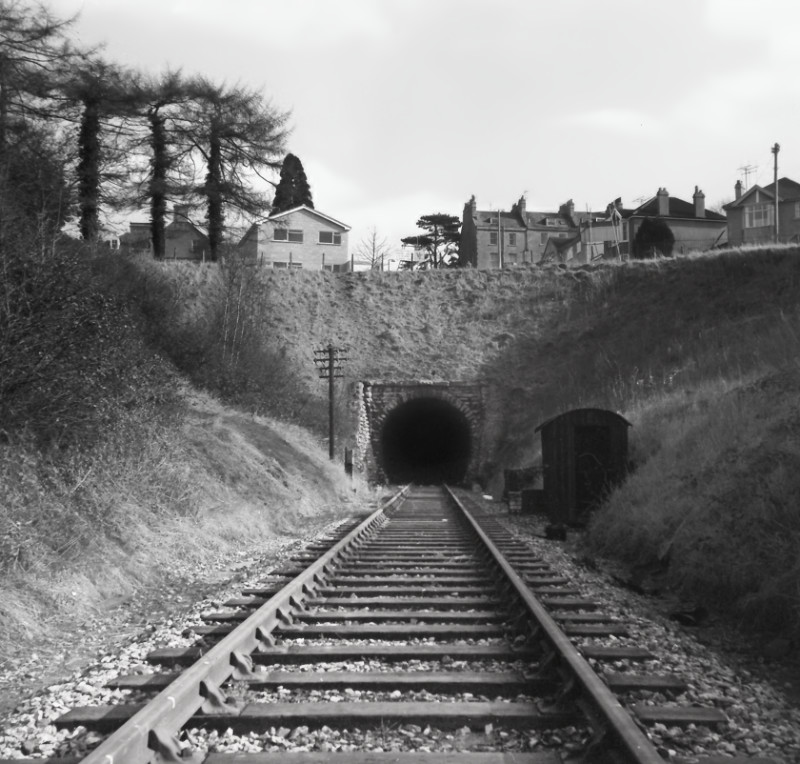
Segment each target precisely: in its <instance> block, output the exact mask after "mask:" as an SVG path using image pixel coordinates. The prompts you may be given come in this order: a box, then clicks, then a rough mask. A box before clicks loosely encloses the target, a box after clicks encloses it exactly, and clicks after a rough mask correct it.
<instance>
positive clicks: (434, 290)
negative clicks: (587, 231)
mask: <svg viewBox="0 0 800 764" xmlns="http://www.w3.org/2000/svg"><path fill="white" fill-rule="evenodd" d="M115 267H116V266H112V267H111V268H110V270H111V271H114V269H115ZM111 275H112V277H113V273H112V274H111ZM118 275H119V274H118ZM227 278H228V275H226V273H224V272H221V271H220V269H219V268H218V267H217V266H214V265H206V266H199V267H198V266H196V265H193V264H191V265H189V264H174V263H169V264H159V263H152V262H140V263H138V264H137V265H136V268H135V277H131V272H130V271H127V272H126V273H125V274H124V281H125V283H126V289H127V290H128V293H129V294H133V296H134V297H137V299H139V298H141V299H143V300H144V302H147V301H148V300H149V307H148V310H149V311H150V314H149V315H150V321H151V331H152V333H153V334H154V336H158V335H159V334H160V335H163V336H166V335H169V338H168V341H165V344H166V345H168V346H169V347H168V348H167V349H168V350H170V351H171V352H172V353H173V354H174V355H175V356H177V357H179V359H180V361H181V363H182V364H183V365H184V370H185V371H186V372H188V373H189V374H191V375H192V376H193V377H197V376H198V375H199V376H200V378H201V380H202V379H203V377H202V373H203V369H204V368H205V367H206V366H207V365H208V363H207V359H208V358H209V357H210V356H209V355H208V353H207V351H206V350H203V351H202V352H198V351H197V350H196V348H195V347H194V346H193V342H194V340H195V339H197V338H198V337H200V338H202V337H206V338H208V337H209V336H212V335H214V333H215V332H217V333H218V332H219V327H220V326H221V324H220V316H221V315H223V313H224V309H227V311H228V312H227V315H228V316H229V317H230V316H238V315H239V312H241V316H242V322H243V323H244V324H247V326H246V327H245V328H246V329H247V331H246V332H245V333H244V334H242V335H240V338H243V339H241V341H240V342H239V344H238V345H236V344H235V343H233V344H231V345H230V348H232V349H233V350H234V351H235V352H236V353H239V354H240V357H242V358H244V360H246V361H248V362H249V361H250V360H252V358H254V357H256V356H258V355H259V354H260V353H262V351H263V352H266V353H267V355H266V361H265V363H264V364H263V366H258V365H255V366H254V367H253V368H254V369H255V370H256V371H257V372H259V373H260V372H261V370H262V369H265V370H269V369H270V368H273V367H274V366H275V363H274V360H275V359H279V360H280V359H283V360H280V362H281V363H284V362H285V367H286V369H288V370H289V371H288V372H287V373H286V376H285V377H283V378H281V377H280V376H277V377H275V380H277V382H275V381H270V382H269V383H268V386H269V385H272V386H275V385H276V384H279V385H283V386H284V387H292V388H293V389H295V393H296V395H295V397H297V396H298V395H299V396H300V397H302V396H305V397H306V398H307V399H308V401H310V402H311V403H313V404H315V405H316V404H321V403H322V402H323V401H324V394H325V389H324V385H322V384H321V383H320V381H319V380H318V379H317V378H316V374H315V370H314V366H313V361H312V351H313V350H314V348H316V347H320V346H322V345H324V344H325V343H327V342H328V341H333V342H336V343H337V344H346V345H349V346H350V347H351V352H350V359H351V360H350V363H349V365H348V367H347V371H348V374H349V376H350V378H351V379H353V380H356V379H363V378H395V379H396V378H405V379H418V378H422V379H444V380H446V379H453V380H471V379H474V378H482V379H485V380H486V381H487V382H488V383H489V388H490V390H491V395H490V398H489V411H488V414H489V422H490V426H489V434H488V435H489V438H490V439H491V445H492V448H493V450H492V451H491V453H490V457H489V462H488V463H487V464H486V465H484V466H485V471H486V475H487V478H488V479H490V480H491V479H493V481H494V484H493V489H494V488H496V487H497V475H499V474H500V470H501V469H502V467H507V466H520V465H524V464H529V463H531V462H532V461H534V460H535V458H536V455H537V451H538V438H537V436H535V434H534V428H535V427H536V425H537V424H539V423H540V422H541V421H543V420H544V419H545V418H547V417H549V416H551V415H552V414H554V413H557V412H559V411H562V410H564V409H566V408H569V407H572V406H575V405H599V406H605V407H609V408H613V409H616V410H619V411H621V412H622V413H623V414H625V415H626V416H627V417H628V418H629V419H630V420H631V421H632V422H633V423H634V428H633V430H632V455H633V458H634V459H635V460H636V462H637V464H638V465H639V469H638V470H637V472H636V474H635V475H634V476H633V477H632V478H631V479H630V480H629V481H628V483H627V484H626V486H625V487H624V488H623V489H622V490H620V491H619V492H618V493H617V494H615V495H614V496H613V497H612V499H611V501H610V502H609V504H608V506H607V507H606V509H605V510H604V511H603V512H602V513H601V514H600V515H599V516H598V522H597V524H596V526H595V529H594V531H593V538H594V543H595V544H596V546H597V548H598V549H601V550H603V551H606V552H609V553H612V554H615V555H618V556H621V557H623V558H625V559H628V560H629V561H631V562H633V563H648V562H651V561H653V560H657V559H658V558H659V557H660V556H663V554H664V553H665V552H668V553H669V556H670V559H671V560H672V564H671V566H670V568H669V575H670V576H671V577H672V580H673V582H674V583H675V584H676V585H679V586H683V587H685V588H686V589H687V590H691V591H693V592H696V593H697V594H698V596H701V597H706V598H709V599H711V598H714V599H715V600H717V601H721V599H722V598H723V597H724V598H727V600H728V602H729V603H732V606H733V607H735V608H736V609H738V611H739V612H741V613H743V614H744V615H745V616H746V617H747V618H750V619H752V618H753V617H754V616H755V615H758V616H759V617H763V618H766V617H769V618H771V619H772V620H773V621H774V622H776V623H778V622H780V623H779V625H780V624H782V623H788V622H789V621H790V620H791V617H790V618H784V619H783V621H781V618H780V617H779V615H776V613H778V614H779V613H780V612H781V610H783V611H786V610H787V608H786V607H782V606H783V605H784V604H785V603H784V601H783V600H781V595H780V593H777V594H776V589H775V582H776V581H780V582H781V583H782V585H783V586H784V588H785V587H787V586H794V587H795V591H797V588H798V587H797V583H798V571H797V567H796V566H797V561H796V556H794V557H790V558H787V555H790V554H791V553H792V550H793V549H796V548H797V542H798V538H800V535H799V534H798V529H797V520H796V518H795V515H796V513H794V512H793V511H792V508H793V507H794V506H796V504H797V494H798V492H799V491H798V490H797V486H796V485H795V480H796V476H797V475H800V470H798V469H797V466H798V464H797V462H798V449H797V447H796V441H797V436H796V426H795V420H796V407H795V404H794V401H795V400H796V394H795V393H796V390H797V387H798V380H797V376H798V375H797V364H796V358H797V356H798V350H800V343H799V342H798V330H797V329H798V317H797V312H796V311H797V305H798V304H800V299H798V298H800V257H798V252H797V250H780V251H775V252H771V251H763V252H756V251H751V252H731V253H722V254H716V255H712V256H705V257H694V258H681V259H676V260H673V261H659V262H647V263H630V264H625V265H611V264H608V265H603V266H598V267H585V268H582V269H579V270H577V271H566V270H562V269H559V268H549V269H521V270H514V271H503V272H500V271H494V272H477V271H444V272H436V273H425V274H418V273H383V274H381V273H365V274H346V275H333V274H327V273H311V272H286V273H281V272H257V273H255V274H248V275H247V279H246V283H247V286H248V290H249V291H248V292H247V302H246V303H237V301H236V299H232V298H231V294H234V293H232V292H231V291H230V289H228V287H227V284H228V283H229V282H226V279H227ZM112 281H113V278H112ZM226 290H227V291H226ZM226 294H227V295H228V297H227V298H226V297H225V295H226ZM235 294H240V292H238V291H236V292H235ZM235 294H234V297H235ZM239 309H241V310H239ZM227 326H228V327H230V326H231V324H230V322H229V323H228V324H227ZM176 330H179V331H177V333H176ZM183 330H187V331H185V332H184V331H183ZM270 354H271V355H270ZM234 388H235V386H234ZM190 397H191V396H190ZM185 405H187V406H188V407H189V408H188V410H186V411H181V412H179V416H178V417H177V418H176V424H175V426H174V427H173V428H172V429H167V430H163V429H162V430H159V431H157V432H154V433H153V437H152V438H145V439H143V442H145V443H146V444H147V447H143V448H141V449H140V450H139V451H136V450H134V451H131V449H128V450H127V451H125V450H124V449H123V450H122V451H123V452H124V458H123V457H121V456H120V455H119V454H117V455H115V453H114V452H113V448H111V446H110V445H109V444H108V443H106V445H105V450H104V451H102V452H99V453H95V454H90V455H89V457H88V460H87V461H85V462H83V463H82V464H77V465H75V468H74V469H67V470H65V469H63V468H62V469H60V471H59V472H57V473H55V472H54V473H52V474H51V473H49V472H48V467H47V465H46V463H43V462H36V461H35V460H33V459H32V458H29V455H26V454H24V453H23V454H20V453H18V452H15V451H14V449H9V448H6V449H4V453H3V455H2V456H3V458H2V459H0V463H1V464H2V465H3V469H4V470H5V472H4V473H3V474H2V475H0V479H2V482H3V486H4V487H9V486H10V487H11V489H12V490H16V491H18V492H19V502H18V503H17V505H16V506H18V507H19V508H20V510H21V511H23V512H28V513H29V514H30V516H31V517H39V518H41V519H42V520H45V521H46V522H43V521H41V520H37V522H38V523H39V524H38V525H36V524H33V525H31V526H26V528H27V530H25V531H24V534H23V535H22V536H20V538H21V539H23V540H24V548H23V546H20V549H21V553H22V554H23V557H22V558H21V563H20V565H19V566H18V568H19V574H17V573H15V572H14V569H13V567H12V571H11V574H10V575H8V576H6V578H5V579H4V581H3V584H2V586H3V594H4V597H3V603H2V604H1V605H0V640H2V641H4V642H5V644H6V645H9V644H11V641H12V640H14V639H17V638H18V637H19V636H20V635H21V634H24V632H25V630H26V628H31V629H32V628H33V626H34V624H36V623H37V622H38V621H40V620H41V615H42V613H43V612H45V610H46V609H48V608H55V610H56V612H60V613H62V614H66V613H70V612H71V613H72V614H73V617H75V618H78V619H79V618H80V617H81V614H82V613H84V612H89V611H91V610H92V609H93V608H95V607H97V605H98V603H100V602H102V601H103V600H104V599H107V598H108V597H113V596H115V595H117V594H119V593H120V592H125V591H129V590H131V589H133V588H136V587H146V586H150V585H153V584H154V583H155V579H159V578H163V577H164V575H165V573H166V574H167V575H174V576H180V575H184V574H186V571H188V570H189V569H191V567H192V566H193V565H194V564H196V563H199V561H201V560H205V561H209V560H212V559H215V558H217V557H221V556H222V555H223V554H225V553H226V552H228V551H230V550H235V549H237V548H239V547H240V546H241V545H242V544H248V543H252V542H258V541H259V540H260V539H268V538H271V537H274V535H275V534H276V533H277V534H280V533H282V532H285V531H288V530H289V529H290V528H291V527H293V526H296V525H297V524H298V519H299V518H308V517H312V516H314V517H318V516H319V517H323V518H324V517H330V515H329V514H328V515H326V514H325V513H326V512H328V511H329V508H330V507H332V506H333V505H334V504H335V500H336V497H337V496H338V495H340V494H341V492H342V490H343V488H342V483H341V474H340V471H339V470H338V469H336V470H334V471H333V472H332V471H331V468H330V465H329V464H328V462H327V459H326V457H325V455H324V453H321V452H320V450H319V449H318V447H316V446H315V445H313V440H314V439H313V438H312V437H310V436H308V435H302V436H301V435H299V434H298V433H299V431H298V430H296V429H294V430H293V433H294V434H292V435H291V436H287V435H285V433H284V432H283V430H281V429H280V428H284V429H285V426H284V425H278V424H277V423H275V422H273V423H272V424H270V423H268V422H267V421H266V420H253V419H248V418H247V417H244V416H242V415H238V414H235V413H233V412H232V411H228V412H226V411H225V410H223V409H222V408H217V406H218V404H214V403H213V402H211V401H201V402H198V401H194V403H191V402H190V403H188V404H185ZM293 405H294V402H293ZM342 406H343V408H345V409H346V401H344V400H343V401H342ZM312 409H314V406H311V405H310V406H308V410H312ZM314 410H320V411H323V412H324V406H321V405H317V406H316V409H314ZM254 422H255V424H254ZM276 428H278V429H277V430H276ZM276 433H277V434H276ZM298 438H299V439H300V440H299V441H298ZM301 443H302V445H301ZM121 459H122V461H121ZM90 465H91V469H89V466H90ZM301 465H305V466H309V467H311V469H310V470H308V471H303V474H304V477H303V480H304V481H305V482H304V483H303V485H302V487H301V488H299V489H294V488H292V487H291V486H292V474H290V473H294V475H299V474H300V473H301V469H300V467H301ZM755 477H757V478H758V479H754V478H755ZM667 497H668V499H669V500H666V499H667ZM298 506H299V507H300V509H299V510H298V508H297V507H298ZM728 507H730V508H731V509H730V511H728ZM91 513H94V515H91ZM91 516H94V517H95V519H98V518H99V520H100V521H101V522H99V525H98V523H96V522H89V519H90V518H91ZM252 517H258V518H260V519H261V521H262V524H261V526H260V528H261V531H260V532H261V536H258V535H256V536H255V537H253V534H252V532H251V531H249V530H244V527H245V520H246V519H247V518H252ZM87 518H89V519H87ZM12 520H13V518H12ZM68 521H69V523H71V525H69V524H68ZM302 522H303V523H304V522H305V521H304V520H302ZM53 523H56V526H53ZM58 523H61V524H62V526H63V527H64V528H69V530H68V531H67V530H65V531H64V532H63V536H64V538H65V540H66V543H65V544H64V545H63V548H62V547H58V546H57V545H56V546H55V548H54V547H53V545H48V544H47V543H44V541H43V540H42V539H38V540H37V533H39V530H38V529H42V528H43V529H52V528H53V527H62V526H58ZM17 527H19V528H21V527H22V526H21V525H18V526H17ZM97 527H100V528H102V532H98V531H97V530H96V528H97ZM92 528H94V529H95V530H94V531H93V530H92ZM187 528H191V530H192V532H193V533H195V534H196V536H195V541H193V542H192V543H191V544H186V543H185V542H184V541H183V539H184V538H186V537H185V535H184V533H183V532H184V531H185V529H187ZM84 531H86V534H85V535H82V534H83V533H84ZM93 533H94V534H95V535H92V534H93ZM25 534H27V535H25ZM219 534H222V535H223V536H224V543H223V544H222V545H221V546H218V545H217V542H216V540H215V539H216V537H217V536H218V535H219ZM723 534H724V535H723ZM51 535H52V534H51ZM756 538H757V539H758V542H757V543H755V542H754V541H753V540H754V539H756ZM87 539H89V540H90V541H91V543H90V544H87V543H86V540H87ZM665 540H667V541H670V542H671V543H670V544H669V545H668V548H666V549H665V547H664V544H663V542H664V541H665ZM11 541H12V542H13V541H14V539H13V538H12V539H11ZM4 543H5V540H4ZM737 544H738V545H739V547H738V551H730V550H736V549H737V547H736V545H737ZM793 545H794V546H793ZM87 549H88V550H89V551H88V552H87ZM176 549H177V550H178V552H179V554H177V555H176V554H175V550H176ZM753 550H757V553H756V554H752V555H751V556H749V557H747V560H748V562H747V564H746V565H745V564H743V563H742V562H741V560H742V559H744V558H745V556H746V555H748V554H749V553H750V552H752V551H753ZM723 552H724V554H723ZM737 555H740V556H737ZM108 559H117V560H123V563H122V564H121V565H119V566H118V567H116V568H115V569H114V571H113V572H109V573H98V571H102V570H103V569H102V567H101V566H100V565H99V564H98V563H101V562H103V561H105V560H108ZM176 560H178V561H180V562H181V565H180V566H178V567H176ZM709 560H711V561H712V562H714V561H718V562H717V564H713V565H709V564H708V562H709ZM154 561H155V563H154ZM734 561H735V562H734ZM153 569H155V570H157V573H156V574H153V573H150V572H148V571H152V570H153ZM53 570H55V571H56V575H55V578H54V576H53V573H52V571H53ZM710 571H713V575H711V573H710ZM732 571H737V572H736V574H735V575H734V574H733V572H732ZM40 572H41V574H40ZM781 576H783V578H780V577H781ZM787 576H788V578H786V577H787ZM701 584H702V587H700V585H701ZM73 592H76V593H77V594H73ZM796 607H797V605H796V595H795V599H792V600H791V602H790V609H789V611H788V612H789V613H790V616H791V614H792V613H794V611H792V610H791V608H796ZM53 628H55V626H54V627H53ZM20 644H22V643H20Z"/></svg>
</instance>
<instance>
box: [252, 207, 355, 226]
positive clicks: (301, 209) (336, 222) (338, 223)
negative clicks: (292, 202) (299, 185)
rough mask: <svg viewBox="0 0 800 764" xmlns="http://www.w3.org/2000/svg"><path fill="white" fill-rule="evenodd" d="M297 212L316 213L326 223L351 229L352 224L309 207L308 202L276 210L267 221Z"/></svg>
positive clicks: (273, 220) (278, 219)
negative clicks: (280, 210)
mask: <svg viewBox="0 0 800 764" xmlns="http://www.w3.org/2000/svg"><path fill="white" fill-rule="evenodd" d="M295 212H306V213H308V214H309V215H314V216H315V217H318V218H321V219H322V220H324V221H325V222H326V223H332V224H333V225H336V226H339V228H341V229H342V230H343V231H349V230H350V226H349V225H347V224H346V223H342V222H341V221H339V220H336V218H332V217H331V216H330V215H325V214H324V213H322V212H320V211H319V210H315V209H314V208H313V207H309V206H308V205H307V204H301V205H299V206H297V207H292V208H291V209H288V210H283V212H276V213H275V214H274V215H270V216H269V217H268V218H267V222H268V223H269V222H275V221H280V219H281V218H283V217H286V216H287V215H291V214H292V213H295Z"/></svg>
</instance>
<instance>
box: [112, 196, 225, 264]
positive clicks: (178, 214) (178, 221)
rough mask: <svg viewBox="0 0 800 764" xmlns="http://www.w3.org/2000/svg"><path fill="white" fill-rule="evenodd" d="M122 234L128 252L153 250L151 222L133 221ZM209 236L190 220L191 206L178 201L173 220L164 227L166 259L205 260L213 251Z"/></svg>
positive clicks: (173, 212)
mask: <svg viewBox="0 0 800 764" xmlns="http://www.w3.org/2000/svg"><path fill="white" fill-rule="evenodd" d="M129 225H130V230H129V231H128V232H127V233H123V234H122V235H121V236H120V237H119V249H120V250H121V251H124V252H127V253H135V252H150V253H152V251H153V242H152V233H151V228H150V223H130V224H129ZM210 251H211V250H210V247H209V243H208V235H207V234H206V232H205V231H204V230H203V229H202V228H200V227H199V226H197V225H195V224H194V223H192V221H191V220H190V219H189V207H188V206H187V205H182V204H176V205H175V207H174V208H173V210H172V220H171V221H170V222H169V223H167V225H166V226H165V227H164V259H165V260H206V259H208V257H209V254H210Z"/></svg>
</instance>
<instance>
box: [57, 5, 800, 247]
mask: <svg viewBox="0 0 800 764" xmlns="http://www.w3.org/2000/svg"><path fill="white" fill-rule="evenodd" d="M46 4H47V5H48V7H50V8H51V9H52V11H53V12H54V13H55V14H56V15H57V16H59V17H62V18H64V17H68V16H71V15H73V14H75V13H79V14H80V15H79V18H78V21H77V23H76V26H75V28H74V34H75V36H77V37H78V38H79V39H80V40H81V41H82V42H84V43H86V44H95V43H99V42H104V43H105V44H106V51H105V52H106V55H107V57H108V58H110V59H111V60H113V61H116V62H119V63H122V64H126V65H130V66H135V67H137V68H139V69H142V70H145V71H151V72H158V71H162V70H164V69H166V68H167V67H171V68H173V69H175V68H180V69H182V70H183V71H184V72H185V73H186V74H193V73H203V74H206V75H208V76H209V77H211V78H212V79H217V80H219V81H223V80H224V81H227V82H231V83H235V82H241V83H243V84H247V85H249V86H252V87H258V88H263V91H264V92H265V94H266V95H267V97H268V98H269V99H270V100H271V101H272V103H273V104H274V105H275V106H276V107H278V108H280V109H284V110H291V112H292V119H291V124H292V126H293V132H292V135H291V137H290V139H289V143H288V150H289V151H291V152H292V153H294V154H296V155H297V156H298V157H299V158H300V160H301V161H302V163H303V166H304V167H305V170H306V174H307V176H308V180H309V183H310V184H311V189H312V193H313V195H314V202H315V206H316V207H317V208H318V209H319V210H320V211H321V212H324V213H325V214H327V215H330V216H331V217H334V218H336V219H338V220H341V221H343V222H344V223H347V224H348V225H350V226H352V229H353V230H352V232H351V249H352V248H353V247H354V246H357V244H358V243H359V241H361V240H362V239H363V238H365V236H366V235H367V233H368V231H369V229H371V228H372V227H373V226H374V227H375V228H377V231H378V234H379V236H381V237H383V238H386V239H388V240H389V242H390V244H392V245H393V246H396V247H397V248H399V244H400V242H399V239H400V238H401V237H402V236H408V235H412V234H414V233H416V226H415V223H416V220H417V218H418V217H419V216H420V215H423V214H426V213H431V212H448V213H450V214H454V215H457V216H458V217H459V218H460V217H461V215H462V211H463V207H464V203H465V202H466V201H467V200H468V199H469V197H470V196H471V195H472V194H475V197H476V199H477V202H478V207H479V209H488V208H490V207H492V208H495V209H497V208H498V207H500V208H505V209H507V208H509V207H510V205H511V203H512V202H514V201H516V200H517V199H518V198H519V197H520V195H522V194H523V193H524V194H526V196H527V199H528V208H529V209H557V208H558V206H559V204H561V203H563V202H565V201H566V200H567V199H570V198H571V199H573V200H574V202H575V206H576V208H578V209H581V210H583V209H586V208H587V207H588V208H590V209H593V210H604V209H605V206H606V204H607V203H608V202H609V201H611V200H612V199H614V198H616V197H617V196H621V197H622V199H623V202H624V204H625V205H626V206H635V205H636V204H637V203H638V201H637V200H640V198H641V197H644V198H649V197H651V196H653V195H654V194H655V192H656V190H657V189H658V188H659V186H664V187H666V188H667V189H668V191H669V192H670V194H672V195H673V196H678V197H681V198H683V199H686V200H691V197H692V193H693V191H694V186H695V185H698V186H700V188H701V189H702V190H703V191H704V192H705V195H706V205H707V206H709V207H715V206H717V205H719V204H720V203H722V202H724V201H729V200H730V199H732V198H733V186H734V183H735V182H736V180H737V178H740V177H741V178H742V179H744V175H743V173H742V171H741V170H740V169H739V168H741V167H743V166H745V165H752V166H755V167H757V169H756V170H755V172H753V173H751V174H750V176H749V185H752V184H753V183H760V184H761V185H766V184H767V183H770V182H772V175H773V164H772V162H773V156H772V154H771V152H770V148H771V146H772V145H773V144H774V143H775V142H776V141H777V142H779V143H780V144H781V152H780V155H779V175H780V176H789V177H792V178H793V179H795V180H798V181H800V130H799V129H798V128H799V127H800V124H798V123H799V122H800V109H799V108H798V106H799V105H800V76H798V74H799V73H800V3H798V2H797V0H759V1H758V2H753V1H752V0H749V1H748V2H745V1H744V0H661V2H642V0H618V2H616V3H603V2H598V1H597V0H559V1H558V2H555V1H553V0H549V1H548V2H545V1H544V0H491V2H487V1H486V0H482V1H479V0H49V2H46Z"/></svg>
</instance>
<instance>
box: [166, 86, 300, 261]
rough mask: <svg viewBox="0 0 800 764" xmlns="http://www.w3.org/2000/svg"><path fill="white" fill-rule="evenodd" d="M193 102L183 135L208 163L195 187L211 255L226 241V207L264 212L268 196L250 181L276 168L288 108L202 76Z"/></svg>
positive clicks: (242, 211)
mask: <svg viewBox="0 0 800 764" xmlns="http://www.w3.org/2000/svg"><path fill="white" fill-rule="evenodd" d="M192 91H193V95H192V100H193V107H192V112H191V114H190V118H189V119H187V120H186V121H185V122H184V123H183V125H184V126H183V127H182V128H181V129H182V131H183V138H184V139H186V140H187V141H189V142H190V143H191V145H192V146H193V149H194V150H195V151H196V152H197V153H198V154H199V156H200V157H202V161H203V164H204V165H205V168H206V175H205V179H204V182H203V184H202V185H201V186H200V187H199V188H198V189H197V191H198V192H199V193H200V194H201V196H202V197H203V199H204V201H205V204H206V214H207V222H208V240H209V248H210V250H211V259H212V260H216V259H217V257H218V255H219V248H220V245H221V244H222V241H223V233H224V226H225V208H226V206H230V207H233V208H234V209H236V210H238V211H239V212H241V213H244V214H245V215H250V216H258V215H262V214H263V213H264V212H265V211H266V210H267V209H268V208H269V204H268V200H267V198H266V196H265V195H264V194H263V193H261V192H260V191H258V190H257V189H254V188H253V186H252V184H251V181H252V176H253V175H256V176H258V177H261V178H262V179H265V180H266V178H264V176H263V175H262V172H264V171H265V170H275V169H277V166H278V164H277V161H276V159H275V157H276V156H277V155H278V152H280V151H282V150H283V148H284V145H285V140H286V128H285V125H286V121H287V119H288V116H289V115H288V113H286V112H281V111H278V110H277V109H275V108H274V107H273V106H272V105H271V104H270V103H268V102H267V101H265V99H264V97H263V96H262V95H261V93H259V92H257V91H255V90H248V89H245V88H243V87H240V86H237V87H228V86H226V85H216V84H214V83H212V82H210V81H209V80H207V79H205V78H200V79H198V80H197V81H196V82H194V83H193V85H192Z"/></svg>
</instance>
